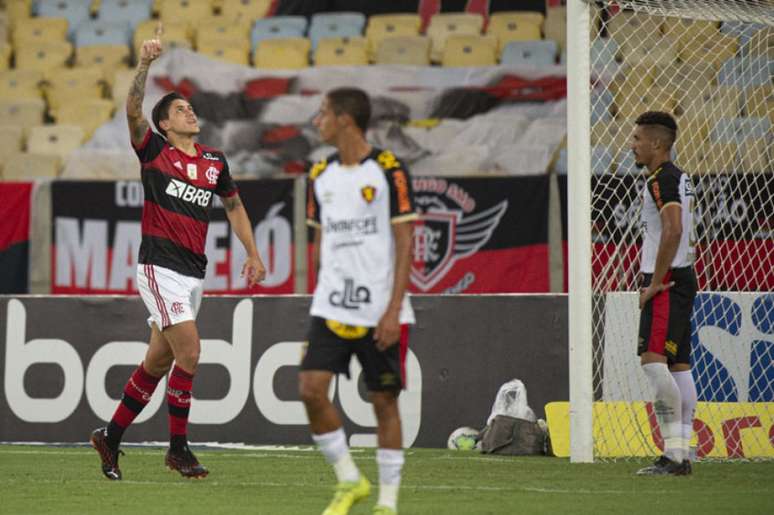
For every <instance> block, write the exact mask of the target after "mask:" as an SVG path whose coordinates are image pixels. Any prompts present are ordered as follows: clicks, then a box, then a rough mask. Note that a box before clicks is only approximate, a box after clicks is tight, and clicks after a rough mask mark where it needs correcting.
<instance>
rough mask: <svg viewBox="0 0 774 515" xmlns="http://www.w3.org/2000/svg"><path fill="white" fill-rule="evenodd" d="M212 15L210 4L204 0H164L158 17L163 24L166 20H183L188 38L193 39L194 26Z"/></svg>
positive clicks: (175, 21) (176, 21) (178, 21)
mask: <svg viewBox="0 0 774 515" xmlns="http://www.w3.org/2000/svg"><path fill="white" fill-rule="evenodd" d="M212 16H213V13H212V4H210V2H209V1H206V0H164V2H163V3H162V4H161V6H160V8H159V19H160V20H161V21H162V22H164V26H165V27H166V24H167V23H168V22H173V23H181V22H183V23H185V24H186V27H187V29H188V37H189V38H190V39H193V36H194V32H195V30H196V26H197V25H198V24H199V23H200V22H202V21H204V20H207V19H210V18H212Z"/></svg>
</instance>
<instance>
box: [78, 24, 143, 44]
mask: <svg viewBox="0 0 774 515" xmlns="http://www.w3.org/2000/svg"><path fill="white" fill-rule="evenodd" d="M131 41H132V33H131V30H130V28H129V26H128V25H127V24H126V23H122V22H109V21H100V20H86V21H84V22H83V23H81V24H80V26H79V27H78V30H77V31H76V32H75V46H76V47H82V46H89V45H129V44H131Z"/></svg>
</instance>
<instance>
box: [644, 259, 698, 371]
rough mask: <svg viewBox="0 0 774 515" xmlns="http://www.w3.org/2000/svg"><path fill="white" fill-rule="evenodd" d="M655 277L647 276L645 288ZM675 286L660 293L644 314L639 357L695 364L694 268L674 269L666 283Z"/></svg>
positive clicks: (672, 362) (665, 280)
mask: <svg viewBox="0 0 774 515" xmlns="http://www.w3.org/2000/svg"><path fill="white" fill-rule="evenodd" d="M651 278H652V274H645V275H644V277H643V287H647V286H648V285H649V284H650V281H651ZM671 281H674V282H675V284H674V285H673V286H672V287H671V288H669V289H668V290H666V291H662V292H659V293H658V294H657V295H656V296H655V297H653V298H652V299H650V300H649V301H648V302H647V303H646V304H645V307H644V308H643V309H642V311H640V337H639V343H638V345H637V355H641V354H642V353H643V352H655V353H656V354H661V355H662V356H666V358H667V363H668V364H670V365H673V364H675V363H686V364H688V365H690V364H691V316H692V315H693V299H694V298H696V290H697V289H698V287H697V283H696V275H695V274H694V273H693V268H692V267H685V268H673V269H671V270H670V271H669V272H667V275H666V277H665V278H664V283H667V282H671Z"/></svg>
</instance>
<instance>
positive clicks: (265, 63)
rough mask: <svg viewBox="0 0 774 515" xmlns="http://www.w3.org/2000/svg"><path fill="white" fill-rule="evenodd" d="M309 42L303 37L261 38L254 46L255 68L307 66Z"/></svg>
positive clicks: (296, 67)
mask: <svg viewBox="0 0 774 515" xmlns="http://www.w3.org/2000/svg"><path fill="white" fill-rule="evenodd" d="M311 48H312V44H311V42H310V41H309V40H308V39H306V38H303V37H296V38H277V39H263V40H261V41H260V42H259V43H258V46H256V48H255V51H254V53H253V62H254V63H255V67H256V68H272V69H298V68H306V67H307V66H309V51H310V49H311Z"/></svg>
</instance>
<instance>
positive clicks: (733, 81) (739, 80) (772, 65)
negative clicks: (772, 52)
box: [718, 55, 774, 88]
mask: <svg viewBox="0 0 774 515" xmlns="http://www.w3.org/2000/svg"><path fill="white" fill-rule="evenodd" d="M772 74H774V60H771V59H769V58H768V57H767V56H745V55H743V56H741V57H739V56H737V57H732V58H731V59H729V60H727V61H726V62H724V63H723V64H722V65H721V66H720V70H719V71H718V84H721V85H728V86H738V87H741V88H750V87H753V86H765V85H767V84H770V83H771V76H772Z"/></svg>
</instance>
